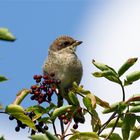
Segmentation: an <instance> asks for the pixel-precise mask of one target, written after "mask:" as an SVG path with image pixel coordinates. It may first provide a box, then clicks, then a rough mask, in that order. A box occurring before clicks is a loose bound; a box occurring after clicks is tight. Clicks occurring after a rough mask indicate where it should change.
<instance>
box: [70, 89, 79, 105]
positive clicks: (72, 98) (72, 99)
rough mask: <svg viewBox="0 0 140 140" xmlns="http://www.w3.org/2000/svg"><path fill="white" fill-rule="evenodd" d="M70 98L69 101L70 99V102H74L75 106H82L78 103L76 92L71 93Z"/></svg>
mask: <svg viewBox="0 0 140 140" xmlns="http://www.w3.org/2000/svg"><path fill="white" fill-rule="evenodd" d="M68 96H69V99H70V101H71V102H72V104H73V105H76V106H79V105H80V103H79V101H78V98H77V96H76V95H75V93H74V92H72V91H69V93H68Z"/></svg>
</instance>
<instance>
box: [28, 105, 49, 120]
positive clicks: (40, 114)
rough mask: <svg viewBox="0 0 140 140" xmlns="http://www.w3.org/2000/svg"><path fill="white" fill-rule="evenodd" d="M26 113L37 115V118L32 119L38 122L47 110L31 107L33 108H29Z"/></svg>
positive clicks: (40, 107)
mask: <svg viewBox="0 0 140 140" xmlns="http://www.w3.org/2000/svg"><path fill="white" fill-rule="evenodd" d="M26 111H27V112H34V113H35V116H33V118H32V120H33V121H35V120H37V119H38V118H40V117H41V116H42V115H43V114H45V113H46V109H45V108H43V107H42V106H39V105H35V106H31V107H29V108H27V109H26Z"/></svg>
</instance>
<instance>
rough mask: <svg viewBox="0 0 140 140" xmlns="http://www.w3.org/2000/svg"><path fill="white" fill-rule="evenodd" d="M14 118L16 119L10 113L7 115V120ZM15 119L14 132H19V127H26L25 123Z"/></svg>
mask: <svg viewBox="0 0 140 140" xmlns="http://www.w3.org/2000/svg"><path fill="white" fill-rule="evenodd" d="M14 119H16V118H15V117H13V116H11V115H10V116H9V120H14ZM16 121H17V126H16V127H15V131H16V132H19V131H20V129H21V128H22V129H25V128H26V127H27V125H26V124H23V123H22V122H21V121H19V120H16Z"/></svg>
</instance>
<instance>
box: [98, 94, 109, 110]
mask: <svg viewBox="0 0 140 140" xmlns="http://www.w3.org/2000/svg"><path fill="white" fill-rule="evenodd" d="M95 99H96V103H97V104H98V105H100V106H101V107H103V108H110V105H109V103H108V102H106V101H103V100H101V99H100V98H99V97H97V96H95Z"/></svg>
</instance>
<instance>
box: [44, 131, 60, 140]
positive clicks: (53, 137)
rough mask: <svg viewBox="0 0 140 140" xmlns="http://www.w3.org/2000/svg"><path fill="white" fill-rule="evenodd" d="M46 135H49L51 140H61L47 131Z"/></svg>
mask: <svg viewBox="0 0 140 140" xmlns="http://www.w3.org/2000/svg"><path fill="white" fill-rule="evenodd" d="M45 134H46V135H47V137H48V139H49V140H59V139H58V138H57V137H56V136H54V135H52V134H51V133H50V132H48V131H46V132H45Z"/></svg>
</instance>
